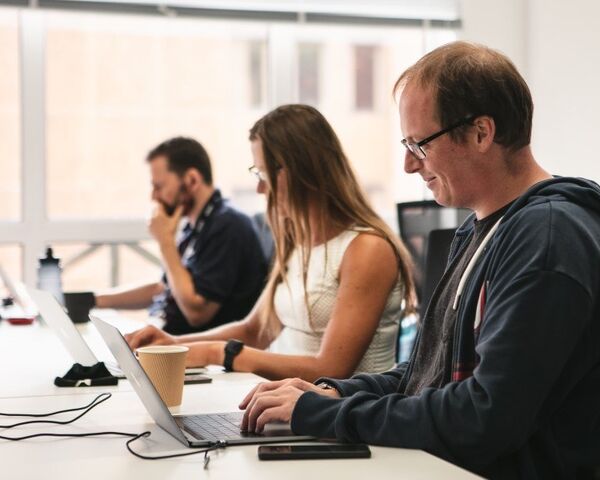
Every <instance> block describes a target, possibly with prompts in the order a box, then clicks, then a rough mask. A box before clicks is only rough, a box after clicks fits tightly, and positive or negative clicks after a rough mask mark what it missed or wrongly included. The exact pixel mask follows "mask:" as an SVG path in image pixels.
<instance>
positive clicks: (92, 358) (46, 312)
mask: <svg viewBox="0 0 600 480" xmlns="http://www.w3.org/2000/svg"><path fill="white" fill-rule="evenodd" d="M27 293H28V294H29V296H30V297H31V299H32V300H33V301H34V302H35V304H36V305H37V308H38V310H39V312H40V316H41V317H42V318H43V319H44V321H45V322H46V324H47V325H48V326H49V327H50V328H51V329H52V331H53V332H54V333H55V334H56V336H57V337H58V338H59V340H60V341H61V343H62V344H63V346H64V347H65V348H66V349H67V352H69V354H70V355H71V357H72V358H73V360H75V362H77V363H80V364H81V365H84V366H87V367H89V366H92V365H95V364H96V363H98V359H97V358H96V355H94V352H92V349H91V348H90V347H89V345H88V344H87V343H86V341H85V340H84V339H83V337H82V336H81V334H80V333H79V330H77V327H76V326H75V324H74V323H73V322H72V321H71V319H70V318H69V316H68V315H67V312H65V310H64V308H63V307H62V305H61V304H60V303H58V301H57V300H56V298H54V296H53V295H52V294H51V293H50V292H46V291H44V290H38V289H36V288H27ZM104 364H105V365H106V368H107V369H108V371H109V372H110V373H111V374H113V375H114V376H116V377H122V378H124V375H123V372H122V371H121V369H120V368H119V367H118V365H116V364H115V363H114V362H104Z"/></svg>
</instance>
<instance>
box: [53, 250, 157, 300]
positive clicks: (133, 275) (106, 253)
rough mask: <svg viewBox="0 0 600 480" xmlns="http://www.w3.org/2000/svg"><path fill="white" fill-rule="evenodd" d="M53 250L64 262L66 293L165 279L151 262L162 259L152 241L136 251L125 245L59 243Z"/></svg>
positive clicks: (64, 287) (63, 272)
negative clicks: (153, 258) (157, 258)
mask: <svg viewBox="0 0 600 480" xmlns="http://www.w3.org/2000/svg"><path fill="white" fill-rule="evenodd" d="M53 250H54V254H55V256H56V257H57V258H59V259H60V261H61V266H62V269H63V271H62V284H63V289H64V290H65V291H81V290H94V291H97V290H101V289H105V288H108V287H112V286H116V285H124V284H140V283H144V282H147V283H152V282H153V281H159V280H160V278H161V271H162V270H161V267H160V265H158V264H157V263H155V262H152V261H149V260H148V258H147V257H148V256H150V255H151V256H154V257H157V256H158V247H157V245H156V243H155V242H152V241H146V242H139V243H136V244H135V245H134V246H133V248H132V247H130V246H127V245H123V244H110V245H102V244H100V245H88V244H83V243H57V244H55V245H53ZM139 252H141V254H140V253H139ZM145 257H146V258H145Z"/></svg>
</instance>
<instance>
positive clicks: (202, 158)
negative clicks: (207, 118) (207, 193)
mask: <svg viewBox="0 0 600 480" xmlns="http://www.w3.org/2000/svg"><path fill="white" fill-rule="evenodd" d="M162 155H164V156H165V157H166V158H167V165H168V169H169V170H170V171H171V172H174V173H176V174H177V175H178V176H179V177H182V176H183V175H184V174H185V172H187V171H188V170H189V169H190V168H195V169H196V170H198V171H199V172H200V173H201V174H202V177H203V178H204V182H205V183H206V184H207V185H212V168H211V165H210V159H209V158H208V153H206V150H205V149H204V147H203V146H202V145H201V144H200V142H198V141H196V140H194V139H193V138H187V137H175V138H171V139H169V140H165V141H164V142H162V143H161V144H160V145H158V146H157V147H155V148H153V149H152V150H150V153H148V156H147V157H146V161H147V162H151V161H152V160H154V159H155V158H156V157H159V156H162Z"/></svg>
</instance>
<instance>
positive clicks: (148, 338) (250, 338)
mask: <svg viewBox="0 0 600 480" xmlns="http://www.w3.org/2000/svg"><path fill="white" fill-rule="evenodd" d="M263 301H266V300H265V292H263V293H262V294H261V296H260V297H259V299H258V301H257V302H256V304H255V305H254V308H253V309H252V311H251V312H250V313H249V314H248V315H247V316H246V318H245V319H244V320H240V321H238V322H232V323H228V324H226V325H222V326H219V327H216V328H212V329H210V330H207V331H206V332H202V333H190V334H188V335H180V336H173V335H169V334H168V333H166V332H164V331H163V330H160V329H158V328H156V327H154V326H147V327H144V328H142V329H140V330H136V331H135V332H133V333H130V334H127V335H125V339H126V340H127V342H128V343H129V346H130V347H131V348H132V349H135V348H138V347H142V346H144V345H170V344H176V343H177V344H186V345H189V346H190V347H191V351H190V352H189V354H188V362H187V363H188V365H191V364H192V363H193V362H195V363H193V364H195V365H198V364H200V358H203V356H202V355H205V353H204V354H202V352H201V351H200V350H203V349H206V348H207V347H208V344H209V343H216V342H215V341H221V342H220V343H224V341H226V340H229V339H230V338H236V339H238V340H241V341H242V342H244V343H245V344H246V345H248V346H250V347H255V348H260V349H262V348H267V347H268V346H269V344H270V343H271V341H272V340H273V339H272V338H270V337H269V336H267V335H266V334H264V333H263V332H261V314H262V302H263ZM277 333H278V332H277ZM202 345H204V347H202ZM212 348H213V349H214V348H215V346H214V345H213V347H212ZM194 351H196V352H197V354H196V356H195V360H194V361H193V362H192V359H193V358H194ZM213 363H219V362H213Z"/></svg>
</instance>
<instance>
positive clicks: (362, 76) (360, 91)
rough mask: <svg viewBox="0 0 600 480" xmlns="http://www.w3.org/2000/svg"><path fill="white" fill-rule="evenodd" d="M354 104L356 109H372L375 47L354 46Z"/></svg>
mask: <svg viewBox="0 0 600 480" xmlns="http://www.w3.org/2000/svg"><path fill="white" fill-rule="evenodd" d="M354 62H355V63H354V65H355V67H354V68H355V70H354V78H355V91H354V105H355V107H356V109H357V110H373V101H374V92H373V89H374V87H375V84H374V63H375V47H372V46H364V45H362V46H356V47H354Z"/></svg>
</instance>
